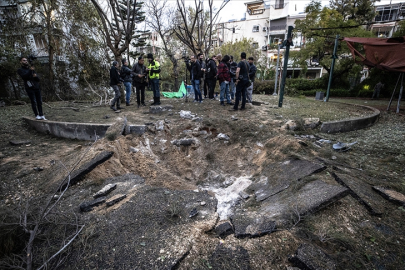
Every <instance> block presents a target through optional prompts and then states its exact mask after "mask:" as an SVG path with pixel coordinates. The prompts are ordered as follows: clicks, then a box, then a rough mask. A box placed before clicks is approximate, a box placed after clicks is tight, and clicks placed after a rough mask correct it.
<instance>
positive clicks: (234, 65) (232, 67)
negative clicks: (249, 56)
mask: <svg viewBox="0 0 405 270" xmlns="http://www.w3.org/2000/svg"><path fill="white" fill-rule="evenodd" d="M237 68H238V63H236V62H234V61H232V62H231V64H230V67H229V73H231V78H232V79H233V78H235V75H236V69H237Z"/></svg>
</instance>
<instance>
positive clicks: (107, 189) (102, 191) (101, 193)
mask: <svg viewBox="0 0 405 270" xmlns="http://www.w3.org/2000/svg"><path fill="white" fill-rule="evenodd" d="M116 187H117V184H108V185H106V186H104V187H103V188H102V189H100V190H99V191H97V192H96V193H95V194H94V195H93V198H94V199H97V198H98V197H103V196H107V195H108V194H109V193H110V192H111V191H113V190H114V189H115V188H116Z"/></svg>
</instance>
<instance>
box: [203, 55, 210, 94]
mask: <svg viewBox="0 0 405 270" xmlns="http://www.w3.org/2000/svg"><path fill="white" fill-rule="evenodd" d="M209 61H210V59H209V58H207V59H205V61H204V63H205V65H204V99H206V98H208V92H209V86H208V74H207V73H208V63H209Z"/></svg>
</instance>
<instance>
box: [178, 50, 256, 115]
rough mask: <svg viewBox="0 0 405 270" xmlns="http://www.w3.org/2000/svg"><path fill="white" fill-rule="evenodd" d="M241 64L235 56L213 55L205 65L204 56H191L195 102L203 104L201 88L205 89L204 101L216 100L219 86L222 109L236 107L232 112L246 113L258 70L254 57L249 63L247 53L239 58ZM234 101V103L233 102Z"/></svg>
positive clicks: (188, 62)
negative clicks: (217, 86)
mask: <svg viewBox="0 0 405 270" xmlns="http://www.w3.org/2000/svg"><path fill="white" fill-rule="evenodd" d="M240 58H241V59H240V62H239V63H236V62H234V60H233V56H232V55H225V56H223V57H222V55H221V54H218V55H213V56H211V58H208V59H207V60H205V61H204V56H203V54H202V53H200V54H198V55H197V56H194V55H193V56H191V57H190V61H187V62H186V65H187V69H188V70H189V71H190V81H191V85H192V89H193V91H194V96H195V98H194V102H200V103H201V102H203V98H202V92H201V89H200V88H201V87H200V86H201V84H203V85H204V87H203V91H204V98H205V99H206V98H209V99H211V100H215V97H214V92H215V86H216V82H217V81H218V83H219V87H220V98H219V99H220V105H222V106H225V100H226V103H227V104H229V105H233V110H238V109H239V102H241V107H240V110H244V109H245V105H246V102H248V103H251V102H252V94H253V83H254V80H255V77H256V71H257V69H256V66H255V65H254V63H253V62H254V59H253V57H249V59H248V61H247V60H246V53H244V52H242V53H241V55H240ZM232 100H234V101H235V103H233V102H232Z"/></svg>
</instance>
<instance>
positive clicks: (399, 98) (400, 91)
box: [397, 73, 404, 113]
mask: <svg viewBox="0 0 405 270" xmlns="http://www.w3.org/2000/svg"><path fill="white" fill-rule="evenodd" d="M402 90H404V73H402V80H401V88H400V89H399V97H398V105H397V113H399V107H400V105H401V104H400V103H401V98H402Z"/></svg>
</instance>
